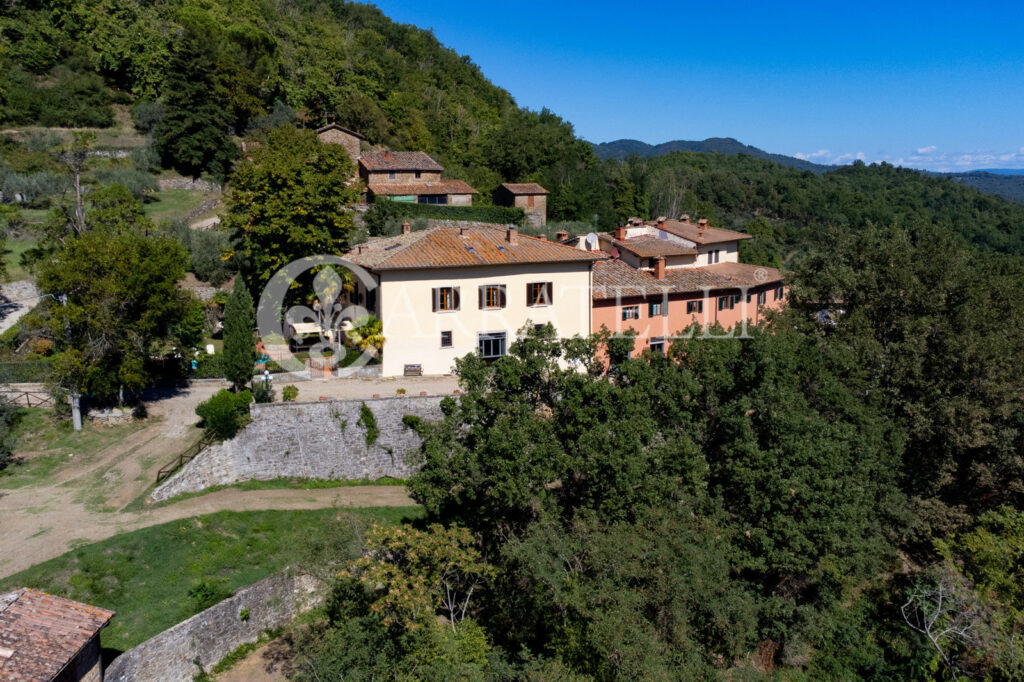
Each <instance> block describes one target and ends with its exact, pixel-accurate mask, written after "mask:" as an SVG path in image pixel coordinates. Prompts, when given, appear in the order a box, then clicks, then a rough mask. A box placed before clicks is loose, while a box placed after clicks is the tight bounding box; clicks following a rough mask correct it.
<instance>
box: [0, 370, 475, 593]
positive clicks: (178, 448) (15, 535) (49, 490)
mask: <svg viewBox="0 0 1024 682" xmlns="http://www.w3.org/2000/svg"><path fill="white" fill-rule="evenodd" d="M298 386H299V391H300V393H299V400H316V399H318V398H319V396H321V395H323V396H327V397H334V398H356V399H358V398H369V397H372V396H373V395H374V394H380V395H382V396H384V395H395V393H396V389H397V388H399V387H401V388H405V389H406V390H407V391H408V394H409V395H418V394H419V392H420V391H426V392H428V394H431V395H436V394H438V393H449V394H450V393H451V392H452V391H453V390H454V388H455V386H456V384H455V381H454V379H452V378H451V377H441V378H432V377H427V378H416V379H403V380H351V379H348V380H337V379H335V380H329V381H314V382H302V383H300V384H298ZM218 390H220V386H216V385H195V386H192V387H191V388H189V389H187V390H184V391H179V392H173V391H169V392H165V393H163V394H154V395H153V396H151V397H152V400H149V401H147V408H148V410H149V414H150V418H148V419H147V420H146V422H145V424H144V426H143V427H142V428H137V427H108V428H112V429H117V428H121V429H124V430H125V434H126V435H125V437H124V438H121V439H115V440H114V442H113V443H112V444H110V445H108V446H107V447H105V448H102V449H100V450H98V451H97V452H95V453H92V454H90V455H89V456H88V457H79V458H77V459H76V458H70V457H69V458H68V459H67V460H66V461H63V460H62V461H61V462H60V464H59V466H58V467H57V468H56V469H55V470H54V471H53V473H52V474H50V475H48V476H47V477H46V478H45V479H43V480H41V481H38V482H33V483H31V484H29V485H25V486H24V487H20V488H13V489H4V488H0V577H6V576H8V575H11V574H12V573H17V572H18V571H21V570H24V569H26V568H28V567H30V566H33V565H35V564H37V563H39V562H42V561H46V560H48V559H52V558H54V557H56V556H59V555H61V554H63V553H64V552H66V551H68V550H69V549H71V548H74V547H76V546H79V545H82V544H86V543H89V542H95V541H97V540H102V539H105V538H108V537H111V536H113V535H117V534H118V533H123V532H126V531H130V530H135V529H138V528H143V527H146V526H151V525H156V524H160V523H165V522H167V521H174V520H176V519H181V518H187V517H190V516H195V515H197V514H209V513H212V512H217V511H223V510H236V511H255V510H265V509H282V510H284V509H320V508H325V507H331V506H335V505H337V506H347V507H374V506H376V507H381V506H406V505H411V504H414V502H413V501H412V500H411V499H410V498H409V497H408V495H407V494H406V491H405V489H404V488H402V487H398V486H352V487H342V488H325V489H318V490H258V491H243V490H236V489H228V490H221V491H217V492H214V493H210V494H208V495H202V496H200V497H194V498H190V499H187V500H183V501H181V502H178V503H176V504H172V505H168V506H163V507H156V508H151V509H146V508H143V509H140V510H138V511H125V510H124V507H125V506H126V505H128V504H129V503H131V502H132V501H133V500H135V499H136V498H138V497H139V496H140V495H142V494H143V493H144V492H145V491H146V489H147V488H148V487H149V486H150V485H151V484H152V482H153V481H154V479H155V476H156V471H157V470H158V469H159V468H160V467H161V466H163V465H164V464H166V463H167V462H168V461H170V460H171V459H173V458H174V457H175V456H176V455H177V454H178V453H180V452H182V451H184V450H185V449H186V448H188V447H189V446H190V445H191V444H192V443H193V442H195V440H196V439H197V438H198V434H199V430H198V428H197V427H196V426H195V424H196V422H197V420H198V418H197V417H196V414H195V407H196V405H197V404H198V403H199V402H201V401H203V400H205V399H207V398H208V397H210V396H211V395H213V394H214V393H215V392H216V391H218ZM314 395H315V396H316V397H315V398H314V397H313V396H314ZM37 454H38V455H45V454H46V453H37ZM2 484H3V482H2V481H0V485H2Z"/></svg>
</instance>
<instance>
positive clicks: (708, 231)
mask: <svg viewBox="0 0 1024 682" xmlns="http://www.w3.org/2000/svg"><path fill="white" fill-rule="evenodd" d="M644 224H645V225H650V226H651V227H656V228H659V229H663V230H665V231H666V232H671V233H672V234H674V235H677V236H679V237H682V238H683V239H689V240H690V241H692V242H697V243H698V244H716V243H718V242H731V241H736V240H737V239H750V238H751V235H749V234H747V233H746V232H736V231H735V230H725V229H722V228H721V227H710V226H709V225H703V226H701V225H698V224H697V223H691V222H683V221H682V220H666V221H665V222H664V223H658V222H656V221H653V220H649V221H647V222H646V223H644ZM701 233H703V236H701Z"/></svg>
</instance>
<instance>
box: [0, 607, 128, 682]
mask: <svg viewBox="0 0 1024 682" xmlns="http://www.w3.org/2000/svg"><path fill="white" fill-rule="evenodd" d="M113 617H114V612H113V611H108V610H106V609H100V608H96V607H95V606H89V605H88V604H82V603H79V602H76V601H71V600H70V599H64V598H62V597H55V596H53V595H52V594H47V593H45V592H41V591H39V590H33V589H27V588H21V589H19V590H15V591H13V592H7V593H6V594H0V680H50V681H51V682H78V681H79V680H82V681H83V682H102V680H103V661H102V659H101V657H100V630H102V629H103V628H104V627H105V626H106V625H107V623H109V622H110V619H111V618H113Z"/></svg>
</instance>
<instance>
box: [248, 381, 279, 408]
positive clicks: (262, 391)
mask: <svg viewBox="0 0 1024 682" xmlns="http://www.w3.org/2000/svg"><path fill="white" fill-rule="evenodd" d="M276 398H277V396H276V395H275V394H274V387H273V386H271V385H270V382H269V381H264V380H263V378H262V377H256V378H255V379H253V380H252V399H253V400H254V401H255V402H257V403H272V402H274V400H275V399H276Z"/></svg>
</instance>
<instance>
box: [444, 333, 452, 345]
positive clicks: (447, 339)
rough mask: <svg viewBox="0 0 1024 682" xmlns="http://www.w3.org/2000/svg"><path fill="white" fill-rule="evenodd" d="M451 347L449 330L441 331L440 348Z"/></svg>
mask: <svg viewBox="0 0 1024 682" xmlns="http://www.w3.org/2000/svg"><path fill="white" fill-rule="evenodd" d="M451 347H452V333H451V332H441V348H451Z"/></svg>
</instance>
